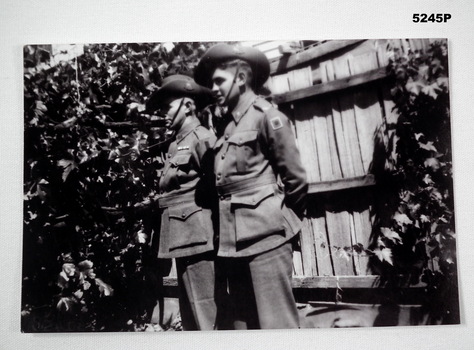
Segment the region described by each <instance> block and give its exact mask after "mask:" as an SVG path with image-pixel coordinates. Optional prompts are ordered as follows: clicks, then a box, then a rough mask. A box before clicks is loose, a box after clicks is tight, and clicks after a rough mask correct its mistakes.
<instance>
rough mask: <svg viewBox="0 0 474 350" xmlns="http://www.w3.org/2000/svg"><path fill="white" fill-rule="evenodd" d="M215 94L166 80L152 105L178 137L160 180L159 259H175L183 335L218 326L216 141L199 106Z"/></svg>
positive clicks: (177, 78) (185, 80)
mask: <svg viewBox="0 0 474 350" xmlns="http://www.w3.org/2000/svg"><path fill="white" fill-rule="evenodd" d="M209 97H210V91H209V90H208V89H205V88H203V87H201V86H199V85H197V84H196V83H195V82H194V80H193V79H192V78H190V77H188V76H184V75H172V76H169V77H167V78H165V79H164V80H163V84H162V86H161V88H160V89H158V90H157V91H155V92H154V93H153V94H152V96H151V97H150V99H149V101H148V102H147V110H148V111H157V110H159V111H160V113H161V114H162V115H163V116H164V117H165V123H166V127H167V129H168V130H172V131H174V133H175V139H174V140H173V142H171V144H170V145H169V148H168V152H167V154H166V161H165V165H164V168H163V172H162V175H161V177H160V181H159V191H160V192H159V199H158V203H159V207H160V214H161V228H160V234H159V243H158V257H159V258H176V267H177V274H178V287H179V292H180V296H179V304H180V313H181V318H182V325H183V329H184V330H210V329H214V328H215V326H216V313H217V310H216V302H215V289H216V288H215V270H214V256H215V253H214V242H213V240H214V230H213V222H212V218H211V214H212V210H211V209H212V200H213V198H212V196H211V197H210V196H209V193H211V192H212V188H211V187H210V186H209V185H211V186H213V180H212V175H213V171H212V163H213V161H212V146H213V145H214V143H215V140H216V138H215V136H214V134H213V133H212V132H210V131H209V130H208V129H206V128H204V127H203V126H201V123H200V121H199V119H198V118H197V116H196V105H197V103H202V102H203V101H205V100H206V99H208V98H209Z"/></svg>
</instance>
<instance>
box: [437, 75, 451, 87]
mask: <svg viewBox="0 0 474 350" xmlns="http://www.w3.org/2000/svg"><path fill="white" fill-rule="evenodd" d="M436 82H437V83H438V85H439V86H445V87H446V88H448V87H449V79H448V78H447V77H439V78H438V79H436Z"/></svg>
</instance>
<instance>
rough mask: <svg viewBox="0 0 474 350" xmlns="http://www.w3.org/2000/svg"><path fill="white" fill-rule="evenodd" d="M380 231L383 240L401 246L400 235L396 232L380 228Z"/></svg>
mask: <svg viewBox="0 0 474 350" xmlns="http://www.w3.org/2000/svg"><path fill="white" fill-rule="evenodd" d="M380 231H381V232H382V234H383V235H384V237H385V238H387V239H388V240H390V241H392V242H393V243H395V244H401V243H402V238H401V237H400V235H399V234H398V233H397V232H395V231H393V230H391V229H390V228H388V227H381V228H380Z"/></svg>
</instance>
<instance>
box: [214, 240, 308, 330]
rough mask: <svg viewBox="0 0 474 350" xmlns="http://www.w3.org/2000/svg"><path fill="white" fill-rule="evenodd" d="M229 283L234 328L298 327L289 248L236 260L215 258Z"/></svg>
mask: <svg viewBox="0 0 474 350" xmlns="http://www.w3.org/2000/svg"><path fill="white" fill-rule="evenodd" d="M217 263H218V264H219V268H222V271H223V273H224V274H225V276H226V279H227V282H228V292H229V295H228V307H230V309H229V311H228V312H229V313H230V317H231V318H232V322H233V328H234V329H282V328H298V327H299V319H298V311H297V308H296V303H295V299H294V296H293V290H292V287H291V278H292V245H291V243H290V242H286V243H285V244H283V245H281V246H279V247H277V248H275V249H272V250H270V251H267V252H264V253H261V254H258V255H254V256H250V257H239V258H218V260H217Z"/></svg>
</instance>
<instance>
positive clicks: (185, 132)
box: [176, 120, 201, 143]
mask: <svg viewBox="0 0 474 350" xmlns="http://www.w3.org/2000/svg"><path fill="white" fill-rule="evenodd" d="M199 125H201V123H200V122H199V120H194V121H192V122H191V123H189V124H186V125H185V126H183V127H182V128H181V129H179V131H178V133H177V134H176V142H177V143H180V142H181V141H182V140H183V139H184V138H185V137H186V136H188V134H189V133H190V132H191V131H193V130H194V129H195V128H196V127H198V126H199Z"/></svg>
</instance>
